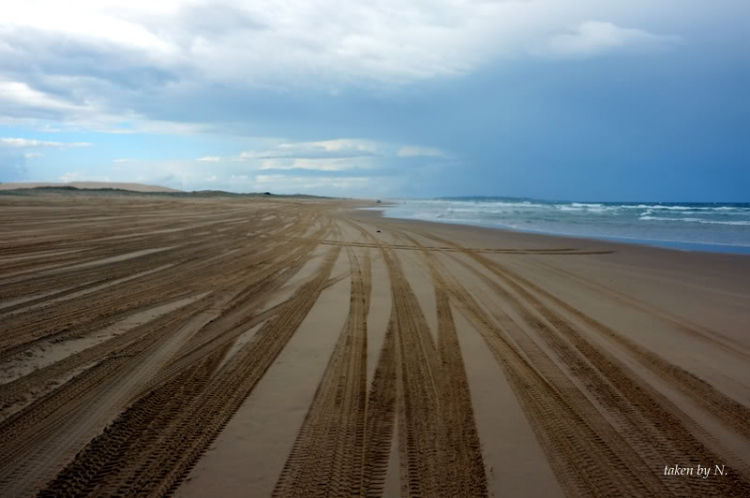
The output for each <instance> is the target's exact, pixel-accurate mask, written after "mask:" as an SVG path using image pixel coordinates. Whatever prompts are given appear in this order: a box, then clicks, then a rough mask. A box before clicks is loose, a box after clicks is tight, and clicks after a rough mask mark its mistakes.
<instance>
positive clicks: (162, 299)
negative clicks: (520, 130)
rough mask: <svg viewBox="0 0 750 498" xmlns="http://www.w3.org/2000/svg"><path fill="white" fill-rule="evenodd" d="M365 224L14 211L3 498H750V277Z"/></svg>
mask: <svg viewBox="0 0 750 498" xmlns="http://www.w3.org/2000/svg"><path fill="white" fill-rule="evenodd" d="M360 204H361V203H360ZM356 205H357V203H356V202H353V201H346V202H344V201H328V200H317V201H316V200H302V199H256V200H247V199H240V200H238V199H231V198H210V199H208V198H204V199H189V198H184V199H173V198H172V199H170V198H167V197H163V198H162V197H159V196H143V197H137V196H136V197H133V196H129V197H128V198H117V197H112V198H107V197H104V196H91V197H88V196H85V195H81V194H77V195H76V196H75V197H71V196H66V195H57V194H44V195H33V196H22V197H21V196H19V197H14V196H1V197H0V329H2V334H0V438H2V441H3V445H2V448H0V494H2V495H6V496H23V495H33V494H36V493H39V492H42V494H43V495H44V496H58V495H79V496H80V495H93V494H97V495H112V494H126V495H132V494H143V495H164V494H176V495H177V496H191V497H192V496H206V495H210V494H214V495H217V496H259V497H262V496H268V497H270V496H303V497H307V496H344V495H346V496H352V495H357V496H429V497H440V496H519V497H521V496H570V497H573V496H592V497H598V496H660V497H661V496H748V495H750V422H748V421H749V420H750V367H748V365H750V361H748V360H750V328H748V324H750V257H748V256H739V255H729V254H707V253H687V252H680V251H674V250H668V249H657V248H649V247H639V246H633V245H624V244H615V243H608V242H598V241H593V240H583V239H571V238H562V237H552V236H543V235H534V234H522V233H513V232H507V231H501V230H492V229H482V228H475V227H466V226H454V225H443V224H431V223H426V222H414V221H405V220H392V219H383V218H381V217H380V216H379V213H378V212H376V211H356V210H354V209H353V207H355V206H356ZM699 464H700V465H701V467H702V468H705V467H709V468H710V469H711V470H712V472H711V474H710V475H709V476H708V477H706V478H703V476H698V475H697V470H696V469H697V467H698V465H699ZM675 465H678V466H679V467H684V468H688V469H691V468H692V469H693V475H681V476H673V475H665V467H667V468H672V467H674V466H675ZM717 465H718V466H719V467H718V468H722V469H723V470H724V474H723V475H722V474H721V473H717V471H716V469H717V467H715V466H717Z"/></svg>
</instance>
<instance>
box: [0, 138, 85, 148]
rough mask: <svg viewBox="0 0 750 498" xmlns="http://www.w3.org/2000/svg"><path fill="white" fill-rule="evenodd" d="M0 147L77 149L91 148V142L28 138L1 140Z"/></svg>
mask: <svg viewBox="0 0 750 498" xmlns="http://www.w3.org/2000/svg"><path fill="white" fill-rule="evenodd" d="M0 145H4V146H6V147H19V148H20V147H24V148H27V147H57V148H61V149H63V148H75V147H91V145H92V144H91V143H89V142H50V141H46V140H34V139H28V138H0Z"/></svg>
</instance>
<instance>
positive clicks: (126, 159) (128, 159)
mask: <svg viewBox="0 0 750 498" xmlns="http://www.w3.org/2000/svg"><path fill="white" fill-rule="evenodd" d="M114 162H116V163H132V162H135V159H131V158H129V157H123V158H120V159H115V160H114Z"/></svg>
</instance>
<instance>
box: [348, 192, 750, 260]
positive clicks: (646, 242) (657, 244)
mask: <svg viewBox="0 0 750 498" xmlns="http://www.w3.org/2000/svg"><path fill="white" fill-rule="evenodd" d="M384 204H385V202H384ZM389 207H391V208H396V207H397V206H395V205H394V206H387V205H386V206H383V207H381V205H378V206H376V207H371V206H369V205H368V206H366V207H361V208H358V209H357V211H374V212H380V213H381V216H382V217H383V218H384V219H393V220H404V221H419V222H424V223H435V224H439V225H451V226H468V227H476V228H484V229H489V230H501V231H506V232H512V233H523V234H528V235H543V236H550V237H561V238H567V239H580V240H582V241H585V240H589V241H598V242H608V243H613V244H621V245H634V246H639V247H651V248H657V249H667V250H672V251H678V252H690V253H692V252H698V253H710V254H732V255H737V256H750V246H742V245H731V244H708V243H700V242H683V241H665V240H654V239H641V238H628V237H617V236H606V235H603V236H597V235H579V234H576V235H569V234H564V233H556V232H547V231H543V230H534V229H522V228H514V227H509V226H497V225H492V224H489V223H485V224H483V223H478V222H477V223H474V222H469V221H466V222H463V223H461V222H458V221H441V220H435V219H432V220H427V219H421V218H414V217H399V216H389V215H388V214H387V210H388V208H389Z"/></svg>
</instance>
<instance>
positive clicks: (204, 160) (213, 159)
mask: <svg viewBox="0 0 750 498" xmlns="http://www.w3.org/2000/svg"><path fill="white" fill-rule="evenodd" d="M196 161H198V162H201V163H218V162H220V161H221V158H220V157H219V156H203V157H199V158H197V159H196Z"/></svg>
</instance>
